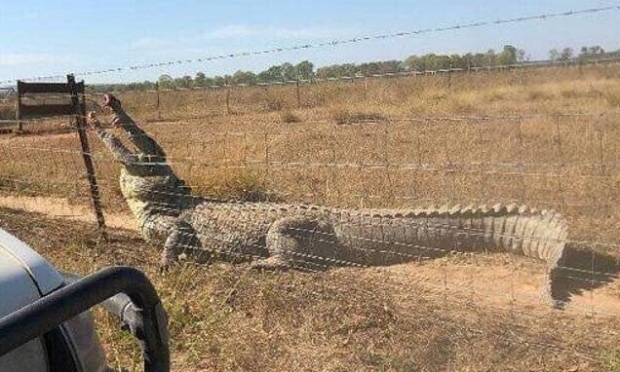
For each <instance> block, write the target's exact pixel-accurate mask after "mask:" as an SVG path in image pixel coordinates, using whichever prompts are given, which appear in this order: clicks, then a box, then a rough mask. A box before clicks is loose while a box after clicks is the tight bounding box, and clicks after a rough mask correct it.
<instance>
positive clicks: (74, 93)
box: [67, 74, 107, 238]
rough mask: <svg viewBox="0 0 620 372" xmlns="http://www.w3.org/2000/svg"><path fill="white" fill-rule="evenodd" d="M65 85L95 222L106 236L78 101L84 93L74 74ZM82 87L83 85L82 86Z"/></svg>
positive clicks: (83, 108) (99, 198) (83, 112)
mask: <svg viewBox="0 0 620 372" xmlns="http://www.w3.org/2000/svg"><path fill="white" fill-rule="evenodd" d="M67 85H68V86H69V91H70V93H71V104H72V106H73V112H74V113H75V115H76V117H75V118H76V123H77V132H78V136H79V138H80V145H81V146H82V158H83V159H84V165H85V166H86V176H87V179H88V185H89V186H90V195H91V198H92V202H93V208H94V210H95V215H96V217H97V224H98V225H99V228H100V229H101V233H102V236H103V237H104V238H107V235H106V233H105V219H104V217H103V208H102V206H101V197H100V195H99V187H98V186H97V178H96V177H95V167H94V165H93V157H92V156H93V155H92V153H91V151H90V146H89V145H88V137H87V136H86V108H85V107H84V102H83V100H82V102H80V98H79V96H78V94H84V91H83V89H82V91H81V92H79V91H78V85H77V84H76V83H75V76H73V75H72V74H71V75H67ZM82 88H83V87H82Z"/></svg>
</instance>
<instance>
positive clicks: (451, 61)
mask: <svg viewBox="0 0 620 372" xmlns="http://www.w3.org/2000/svg"><path fill="white" fill-rule="evenodd" d="M608 57H620V50H617V51H615V52H606V51H605V50H604V49H603V48H601V47H600V46H592V47H585V46H584V47H582V48H581V50H580V52H579V53H578V54H577V53H575V51H574V50H573V49H572V48H563V49H562V50H558V49H552V50H550V51H549V61H551V62H569V61H579V62H587V61H592V60H596V59H601V58H608ZM529 59H530V58H529V56H528V55H527V54H526V52H525V50H523V49H518V48H517V47H515V46H513V45H505V46H504V47H503V48H502V50H501V51H500V52H497V51H495V50H493V49H489V50H487V51H486V52H485V53H466V54H462V55H461V54H450V55H444V54H434V53H429V54H425V55H421V56H418V55H412V56H409V57H407V58H406V59H405V60H403V61H398V60H390V61H375V62H366V63H359V64H356V63H344V64H336V65H331V66H324V67H320V68H318V69H316V70H315V66H314V64H313V63H312V62H310V61H302V62H299V63H297V64H292V63H289V62H286V63H283V64H281V65H275V66H271V67H269V68H268V69H266V70H264V71H261V72H259V73H254V72H252V71H241V70H238V71H237V72H235V73H234V74H232V75H217V76H206V75H205V74H204V73H202V72H198V73H196V75H195V76H193V77H192V76H190V75H185V76H182V77H177V78H174V77H172V76H170V75H168V74H164V75H161V76H159V78H158V79H157V81H156V82H152V81H144V82H136V83H126V84H102V85H93V86H90V89H91V90H92V91H94V92H104V91H110V90H121V91H122V90H150V89H154V88H155V87H156V85H158V86H159V88H162V89H191V88H206V87H211V86H226V85H257V84H269V83H277V82H290V81H298V80H303V81H312V80H314V79H330V78H343V77H355V76H371V75H384V74H390V73H400V72H412V71H420V72H421V71H436V70H442V69H453V68H462V69H468V68H475V67H493V66H506V65H517V64H520V63H526V62H529Z"/></svg>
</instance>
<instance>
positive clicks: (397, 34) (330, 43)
mask: <svg viewBox="0 0 620 372" xmlns="http://www.w3.org/2000/svg"><path fill="white" fill-rule="evenodd" d="M617 10H620V5H616V6H605V7H597V8H588V9H579V10H569V11H563V12H557V13H542V14H537V15H531V16H523V17H514V18H504V19H498V20H494V21H480V22H473V23H465V24H457V25H453V26H445V27H434V28H427V29H418V30H413V31H402V32H395V33H387V34H376V35H369V36H362V37H354V38H351V39H341V40H332V41H327V42H316V43H309V44H303V45H294V46H283V47H277V48H272V49H265V50H258V51H244V52H233V53H226V54H220V55H215V56H208V57H202V58H194V59H178V60H173V61H167V62H158V63H147V64H141V65H128V66H119V67H113V68H108V69H101V70H91V71H83V72H78V73H76V75H78V76H92V75H103V74H110V73H119V72H127V71H136V70H144V69H152V68H158V67H169V66H176V65H185V64H197V63H205V62H211V61H215V60H223V59H236V58H241V57H250V56H258V55H266V54H275V53H282V52H288V51H298V50H307V49H316V48H323V47H335V46H341V45H348V44H356V43H361V42H367V41H371V40H387V39H395V38H402V37H408V36H419V35H424V34H432V33H441V32H446V31H454V30H463V29H472V28H479V27H486V26H492V25H504V24H510V23H521V22H527V21H536V20H549V19H553V18H561V17H573V16H577V15H584V14H595V13H603V12H609V11H617ZM65 77H66V74H62V75H49V76H37V77H31V78H23V79H10V80H2V81H0V84H11V83H15V82H17V80H23V81H43V80H56V79H62V78H65Z"/></svg>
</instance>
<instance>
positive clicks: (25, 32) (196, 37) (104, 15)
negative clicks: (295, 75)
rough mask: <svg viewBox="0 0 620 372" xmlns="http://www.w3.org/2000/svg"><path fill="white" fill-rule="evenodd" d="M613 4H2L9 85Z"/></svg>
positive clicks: (352, 57)
mask: <svg viewBox="0 0 620 372" xmlns="http://www.w3.org/2000/svg"><path fill="white" fill-rule="evenodd" d="M612 5H620V1H617V0H616V1H612V0H590V1H588V0H512V1H503V0H495V1H491V0H467V1H457V0H434V1H413V0H410V1H405V0H383V1H377V0H375V1H369V0H358V1H343V0H330V1H326V0H313V1H301V0H298V1H293V0H288V1H286V0H284V1H280V0H262V1H239V0H228V1H219V2H215V1H206V0H205V1H199V0H171V1H163V0H150V1H146V0H98V1H91V0H80V1H77V0H21V1H9V0H7V1H3V2H2V4H1V5H0V81H2V80H9V79H17V78H29V77H34V76H46V75H56V74H64V73H67V72H72V71H73V72H79V71H89V70H98V69H107V68H111V67H123V66H129V65H135V64H147V63H153V62H164V61H169V60H186V59H192V60H195V59H198V58H204V57H208V56H213V55H219V54H223V53H234V52H243V51H255V50H263V49H270V48H274V47H278V46H294V45H299V44H307V43H312V42H322V41H329V40H338V39H348V38H352V37H358V36H366V35H373V34H383V33H394V32H400V31H411V30H418V29H426V28H429V27H433V28H434V27H441V26H452V25H457V24H465V23H472V22H477V21H489V20H496V19H503V18H513V17H519V16H527V15H536V14H542V13H554V12H562V11H568V10H580V9H587V8H592V7H604V6H612ZM617 35H620V9H619V10H613V11H609V12H604V13H597V14H587V15H578V16H573V17H568V18H558V19H549V20H545V21H531V22H524V23H517V24H507V25H498V26H488V27H482V28H475V29H462V30H456V31H449V32H440V33H430V34H424V35H419V36H409V37H402V38H396V39H389V40H374V41H370V42H364V43H357V44H351V45H345V46H337V47H324V48H317V49H308V50H301V51H290V52H283V53H276V54H269V55H262V56H251V57H242V58H236V59H228V60H220V61H212V62H203V63H190V64H182V65H177V66H172V67H158V68H153V69H146V70H140V71H128V70H123V71H122V72H119V73H110V74H104V75H100V76H88V77H84V76H79V75H78V78H87V79H88V80H87V83H89V82H90V83H95V82H118V81H141V80H145V79H149V80H155V79H156V78H157V77H158V76H159V75H161V74H164V73H169V74H172V75H173V76H181V75H184V74H188V75H192V76H193V75H194V74H195V73H196V72H198V71H202V72H204V73H205V74H207V75H215V74H225V73H234V72H235V71H236V70H239V69H241V70H253V71H260V70H263V69H265V68H267V67H269V66H271V65H274V64H281V63H283V62H287V61H288V62H293V63H296V62H299V61H302V60H305V59H308V60H310V61H312V62H314V63H315V65H316V66H324V65H328V64H334V63H344V62H363V61H371V60H387V59H404V58H406V57H407V56H409V55H411V54H425V53H430V52H434V53H465V52H469V51H472V52H478V51H480V52H484V51H486V50H487V49H489V48H494V49H496V50H500V49H501V48H502V46H503V45H505V44H512V45H515V46H517V47H518V48H522V49H525V50H526V51H527V53H528V54H529V55H530V57H531V58H532V59H541V58H546V57H547V55H548V51H549V49H551V48H561V47H565V46H568V47H573V48H575V49H576V50H578V49H579V48H580V47H581V46H583V45H588V46H589V45H601V46H603V48H605V49H607V50H616V49H620V38H619V37H618V36H617Z"/></svg>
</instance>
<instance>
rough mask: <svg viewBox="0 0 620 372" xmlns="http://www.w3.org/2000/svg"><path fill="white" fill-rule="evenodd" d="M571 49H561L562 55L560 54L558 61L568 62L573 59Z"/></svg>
mask: <svg viewBox="0 0 620 372" xmlns="http://www.w3.org/2000/svg"><path fill="white" fill-rule="evenodd" d="M573 54H574V52H573V48H564V49H562V53H560V61H562V62H568V61H570V60H571V59H573Z"/></svg>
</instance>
